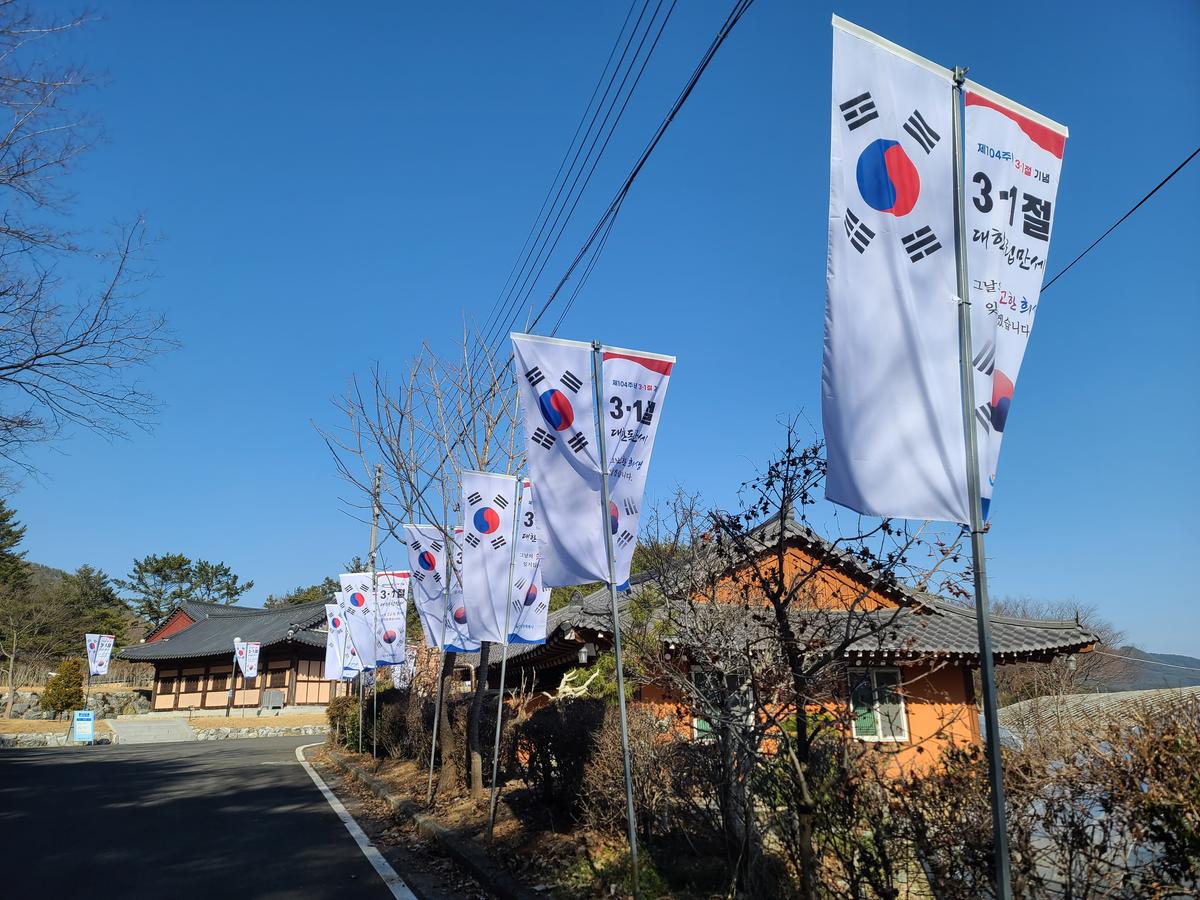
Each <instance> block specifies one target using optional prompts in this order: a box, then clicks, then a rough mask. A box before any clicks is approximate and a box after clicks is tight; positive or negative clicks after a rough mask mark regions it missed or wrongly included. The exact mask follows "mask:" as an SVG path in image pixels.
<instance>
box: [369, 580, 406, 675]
mask: <svg viewBox="0 0 1200 900" xmlns="http://www.w3.org/2000/svg"><path fill="white" fill-rule="evenodd" d="M410 581H411V579H410V578H409V573H408V572H406V571H400V572H377V573H375V585H376V603H377V604H378V611H379V615H378V618H377V620H376V628H375V664H376V665H379V666H394V665H398V664H400V663H403V662H404V660H405V659H406V657H405V655H404V644H405V640H406V629H405V626H406V624H407V618H408V588H409V582H410Z"/></svg>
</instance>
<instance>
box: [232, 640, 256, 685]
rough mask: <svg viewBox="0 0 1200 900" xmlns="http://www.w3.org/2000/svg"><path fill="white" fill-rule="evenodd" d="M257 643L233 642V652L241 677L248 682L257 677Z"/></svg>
mask: <svg viewBox="0 0 1200 900" xmlns="http://www.w3.org/2000/svg"><path fill="white" fill-rule="evenodd" d="M259 647H260V644H259V642H258V641H234V642H233V652H234V655H235V656H236V658H237V664H238V668H239V669H241V670H242V677H243V678H245V679H247V680H249V679H251V678H257V677H258V651H259Z"/></svg>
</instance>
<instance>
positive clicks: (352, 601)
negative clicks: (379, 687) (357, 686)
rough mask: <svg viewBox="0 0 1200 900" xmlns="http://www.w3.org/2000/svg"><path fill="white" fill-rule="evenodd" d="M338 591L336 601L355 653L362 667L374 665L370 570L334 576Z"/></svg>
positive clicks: (373, 617) (373, 599) (372, 598)
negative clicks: (340, 586) (339, 591)
mask: <svg viewBox="0 0 1200 900" xmlns="http://www.w3.org/2000/svg"><path fill="white" fill-rule="evenodd" d="M338 580H339V581H340V582H341V585H342V590H341V593H340V594H339V595H338V603H339V605H340V606H341V607H342V613H343V614H344V615H345V617H346V627H347V629H348V633H349V635H350V642H351V643H352V644H353V645H354V650H355V655H356V656H357V657H358V659H359V661H360V662H361V663H362V666H363V668H366V669H370V668H374V666H375V598H374V597H373V596H372V595H371V573H370V572H351V573H346V574H342V575H339V576H338Z"/></svg>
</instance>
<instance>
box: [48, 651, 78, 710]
mask: <svg viewBox="0 0 1200 900" xmlns="http://www.w3.org/2000/svg"><path fill="white" fill-rule="evenodd" d="M42 709H44V710H47V711H49V712H53V713H61V712H67V711H68V710H74V709H83V660H81V659H79V658H78V657H75V656H73V657H70V658H69V659H64V660H63V661H62V662H61V663H59V666H58V671H57V672H55V673H54V677H53V678H51V679H50V682H49V683H48V684H47V685H46V690H45V691H44V692H43V693H42Z"/></svg>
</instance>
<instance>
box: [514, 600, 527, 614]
mask: <svg viewBox="0 0 1200 900" xmlns="http://www.w3.org/2000/svg"><path fill="white" fill-rule="evenodd" d="M524 605H525V604H524V603H522V602H521V601H520V600H514V601H513V602H512V608H513V611H514V612H516V613H517V614H518V615H519V614H520V612H521V607H522V606H524Z"/></svg>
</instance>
